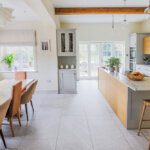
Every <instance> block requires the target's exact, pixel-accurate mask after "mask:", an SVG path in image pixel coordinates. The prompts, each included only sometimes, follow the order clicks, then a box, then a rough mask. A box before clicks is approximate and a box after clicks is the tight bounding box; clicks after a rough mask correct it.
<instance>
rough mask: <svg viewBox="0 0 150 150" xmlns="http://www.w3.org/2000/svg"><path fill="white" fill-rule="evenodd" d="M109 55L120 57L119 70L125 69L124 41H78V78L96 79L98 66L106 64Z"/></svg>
mask: <svg viewBox="0 0 150 150" xmlns="http://www.w3.org/2000/svg"><path fill="white" fill-rule="evenodd" d="M110 57H117V58H119V59H120V62H121V64H120V71H121V72H122V71H124V69H125V42H124V41H113V42H111V41H110V42H109V41H108V42H107V41H106V42H80V43H79V53H78V73H79V78H80V79H96V78H97V76H98V69H97V68H98V67H99V66H106V65H107V64H106V61H107V60H108V59H109V58H110Z"/></svg>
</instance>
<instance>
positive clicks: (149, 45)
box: [144, 37, 150, 54]
mask: <svg viewBox="0 0 150 150" xmlns="http://www.w3.org/2000/svg"><path fill="white" fill-rule="evenodd" d="M144 54H150V37H145V38H144Z"/></svg>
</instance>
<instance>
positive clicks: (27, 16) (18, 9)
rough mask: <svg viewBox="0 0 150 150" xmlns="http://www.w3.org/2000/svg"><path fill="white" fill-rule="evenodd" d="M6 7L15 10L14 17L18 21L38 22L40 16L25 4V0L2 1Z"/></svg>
mask: <svg viewBox="0 0 150 150" xmlns="http://www.w3.org/2000/svg"><path fill="white" fill-rule="evenodd" d="M0 3H1V4H2V5H3V6H4V7H10V8H12V9H14V11H13V16H14V17H15V19H14V20H16V21H31V20H32V21H33V20H38V19H39V18H38V16H37V15H36V14H35V13H34V11H33V10H32V9H31V8H30V7H29V6H28V5H27V4H26V3H25V2H24V0H0Z"/></svg>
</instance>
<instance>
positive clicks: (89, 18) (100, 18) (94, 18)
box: [60, 15, 150, 23]
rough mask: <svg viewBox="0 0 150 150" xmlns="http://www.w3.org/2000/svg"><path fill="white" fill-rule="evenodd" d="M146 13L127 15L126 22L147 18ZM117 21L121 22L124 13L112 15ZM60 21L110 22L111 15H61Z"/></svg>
mask: <svg viewBox="0 0 150 150" xmlns="http://www.w3.org/2000/svg"><path fill="white" fill-rule="evenodd" d="M149 18H150V16H147V15H127V16H126V20H127V22H139V21H144V20H146V19H149ZM114 20H115V22H117V23H120V22H123V20H124V15H114ZM60 21H61V22H64V23H110V22H112V15H62V16H60Z"/></svg>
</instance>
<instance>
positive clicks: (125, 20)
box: [123, 0, 127, 25]
mask: <svg viewBox="0 0 150 150" xmlns="http://www.w3.org/2000/svg"><path fill="white" fill-rule="evenodd" d="M124 7H126V0H124ZM123 23H124V24H125V25H126V24H127V15H126V14H124V20H123Z"/></svg>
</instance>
